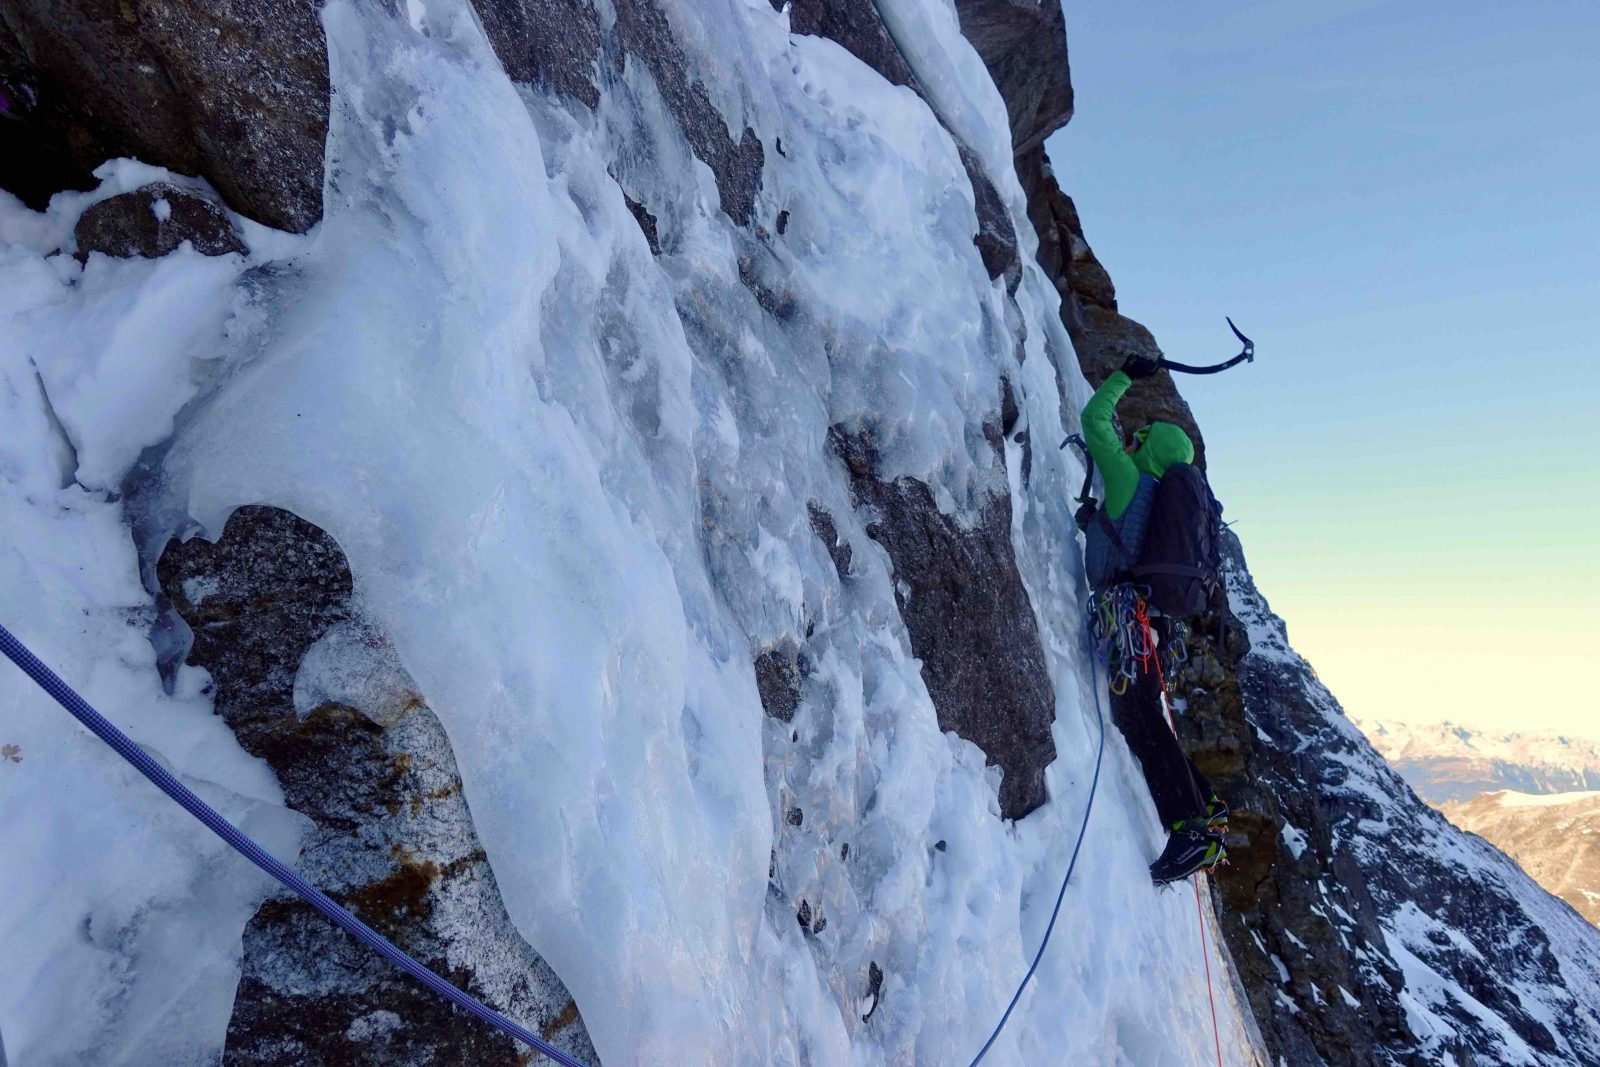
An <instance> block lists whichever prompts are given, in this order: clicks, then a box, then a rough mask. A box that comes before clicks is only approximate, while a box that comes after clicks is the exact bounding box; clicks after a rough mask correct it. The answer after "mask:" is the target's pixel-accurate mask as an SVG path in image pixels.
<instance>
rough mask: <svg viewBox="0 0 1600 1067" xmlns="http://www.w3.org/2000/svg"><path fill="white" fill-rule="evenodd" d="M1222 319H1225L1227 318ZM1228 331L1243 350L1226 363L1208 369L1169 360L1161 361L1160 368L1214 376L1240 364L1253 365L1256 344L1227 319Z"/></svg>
mask: <svg viewBox="0 0 1600 1067" xmlns="http://www.w3.org/2000/svg"><path fill="white" fill-rule="evenodd" d="M1223 317H1224V318H1227V316H1223ZM1228 329H1230V330H1232V331H1233V335H1234V336H1235V337H1237V338H1238V339H1239V340H1240V341H1241V342H1243V344H1244V348H1243V349H1241V350H1240V352H1239V354H1238V355H1237V356H1234V357H1233V358H1232V359H1230V360H1228V361H1227V362H1226V363H1216V364H1213V365H1212V366H1209V367H1191V366H1189V364H1187V363H1174V362H1172V360H1170V359H1162V360H1161V366H1162V367H1164V368H1166V369H1167V370H1175V371H1181V372H1183V373H1184V374H1215V373H1217V372H1218V371H1224V370H1227V369H1228V368H1229V367H1233V366H1237V365H1238V364H1240V363H1254V362H1255V359H1256V343H1255V342H1254V341H1252V340H1250V338H1248V337H1246V336H1245V335H1244V334H1242V333H1240V332H1239V327H1237V326H1235V325H1234V324H1233V320H1232V319H1228Z"/></svg>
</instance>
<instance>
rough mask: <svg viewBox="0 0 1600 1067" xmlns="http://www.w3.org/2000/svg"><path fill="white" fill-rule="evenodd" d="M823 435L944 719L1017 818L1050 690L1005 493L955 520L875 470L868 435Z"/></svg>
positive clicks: (1051, 750) (1042, 734)
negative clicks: (846, 477) (884, 561)
mask: <svg viewBox="0 0 1600 1067" xmlns="http://www.w3.org/2000/svg"><path fill="white" fill-rule="evenodd" d="M995 432H996V436H998V432H999V427H998V423H996V425H995ZM830 443H831V445H832V447H833V449H834V451H835V452H836V453H837V454H838V455H839V457H840V458H841V459H842V460H843V461H844V464H845V467H846V469H847V470H848V471H849V473H850V487H851V494H852V497H853V498H854V503H855V505H856V507H857V508H860V509H862V510H863V513H864V517H865V518H866V531H867V536H869V537H871V538H872V539H873V540H874V541H876V542H878V543H879V544H881V545H882V546H883V547H884V549H885V550H886V551H887V552H888V554H889V559H890V562H891V563H892V564H893V565H894V577H895V599H896V602H897V604H898V606H899V608H900V615H901V618H902V619H904V620H905V625H906V632H907V633H908V634H909V636H910V638H911V648H912V651H913V652H914V653H915V654H916V656H917V658H918V659H920V660H921V661H922V677H923V681H924V682H925V683H926V684H927V687H928V695H929V697H931V698H932V700H933V706H934V710H935V711H936V712H937V714H938V717H939V727H940V729H942V730H954V731H955V732H956V733H957V734H958V735H960V736H961V737H964V738H966V739H967V740H968V741H971V742H972V743H973V744H975V745H977V746H978V747H979V748H980V749H982V750H983V752H984V754H985V755H986V756H987V757H988V760H989V762H990V763H991V764H993V765H996V766H998V767H999V768H1000V769H1001V771H1002V772H1003V774H1004V777H1003V778H1002V780H1001V783H1000V813H1001V815H1002V816H1004V817H1005V818H1007V819H1018V818H1021V817H1022V816H1024V815H1026V814H1027V813H1028V812H1030V811H1032V810H1033V809H1034V808H1036V807H1038V806H1039V805H1040V804H1043V803H1044V802H1045V800H1046V799H1047V796H1046V793H1045V784H1044V769H1045V768H1046V767H1047V766H1049V764H1050V762H1051V761H1052V760H1054V759H1055V756H1056V748H1055V740H1054V739H1053V738H1052V736H1051V733H1050V727H1051V724H1052V723H1053V722H1054V721H1055V696H1054V689H1053V688H1052V686H1051V683H1050V676H1049V673H1048V669H1047V668H1046V665H1045V660H1044V649H1043V647H1042V646H1041V644H1040V641H1039V628H1038V623H1037V622H1036V621H1035V620H1034V616H1033V606H1032V604H1030V603H1029V600H1028V591H1027V589H1026V588H1024V586H1023V584H1022V576H1021V574H1020V573H1019V572H1018V570H1017V561H1016V554H1015V550H1014V548H1013V547H1012V544H1011V498H1010V496H1009V495H1007V494H1005V493H1003V492H999V493H995V494H993V495H991V496H990V497H989V499H988V500H987V502H986V503H985V504H984V505H983V508H982V511H981V513H980V515H979V517H978V518H977V520H976V521H975V522H973V523H972V525H971V526H970V527H967V526H963V525H962V523H961V521H960V519H959V518H958V517H957V516H954V515H946V514H944V513H943V512H941V511H940V510H939V505H938V504H937V503H936V502H935V501H934V497H933V492H932V490H930V489H929V488H928V486H927V485H925V484H924V483H922V482H919V481H917V480H916V479H914V478H896V479H893V480H892V481H884V480H882V478H881V477H880V475H879V473H878V459H877V454H876V448H875V446H874V443H873V440H872V437H871V435H870V433H867V432H862V433H855V434H851V433H847V432H845V431H843V430H842V429H840V428H837V427H836V428H835V429H834V430H833V432H832V433H831V434H830Z"/></svg>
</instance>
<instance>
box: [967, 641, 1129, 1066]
mask: <svg viewBox="0 0 1600 1067" xmlns="http://www.w3.org/2000/svg"><path fill="white" fill-rule="evenodd" d="M1090 681H1091V683H1092V684H1091V688H1092V689H1093V690H1094V716H1095V722H1096V723H1097V724H1098V725H1099V727H1100V743H1099V747H1097V748H1096V749H1095V753H1094V776H1093V777H1092V778H1090V779H1089V799H1088V800H1086V801H1084V805H1083V823H1082V824H1081V825H1080V826H1079V827H1078V840H1077V843H1076V844H1074V845H1073V846H1072V858H1071V859H1070V860H1068V861H1067V873H1066V876H1065V877H1064V878H1062V879H1061V891H1060V892H1059V893H1057V894H1056V906H1055V908H1054V909H1053V910H1052V911H1051V912H1050V921H1049V923H1047V924H1046V925H1045V928H1044V937H1043V938H1042V939H1041V940H1040V942H1039V951H1038V952H1036V953H1034V956H1033V962H1032V963H1031V964H1029V965H1028V973H1027V974H1025V975H1023V976H1022V981H1021V982H1019V983H1018V984H1017V991H1016V992H1015V993H1013V994H1012V996H1011V1003H1010V1004H1007V1005H1006V1012H1005V1014H1004V1015H1002V1016H1000V1021H999V1022H998V1023H996V1024H995V1028H994V1033H992V1034H990V1035H989V1040H987V1041H985V1042H984V1043H983V1048H981V1049H979V1050H978V1054H977V1055H976V1056H974V1057H973V1058H972V1063H971V1065H970V1067H978V1062H979V1061H980V1060H982V1059H983V1057H984V1055H985V1054H987V1053H988V1051H989V1047H990V1046H991V1045H993V1044H994V1043H995V1041H996V1040H998V1039H999V1037H1000V1031H1001V1030H1003V1029H1005V1025H1006V1020H1008V1019H1010V1018H1011V1012H1012V1010H1013V1009H1015V1008H1016V1006H1017V1001H1018V1000H1021V999H1022V991H1023V990H1024V989H1026V988H1027V987H1028V980H1029V979H1031V978H1032V977H1033V972H1034V971H1036V970H1038V969H1039V961H1040V960H1042V959H1044V950H1045V947H1046V946H1047V945H1049V944H1050V934H1051V932H1052V931H1054V930H1055V928H1056V917H1057V916H1058V915H1060V914H1061V902H1062V901H1063V900H1065V899H1066V896H1067V883H1068V882H1070V881H1071V880H1072V871H1073V869H1074V868H1075V867H1077V866H1078V851H1079V850H1080V849H1081V848H1083V836H1084V834H1086V833H1087V832H1088V830H1089V813H1090V812H1091V811H1093V810H1094V795H1095V791H1096V790H1098V789H1099V788H1100V761H1101V758H1102V757H1103V756H1104V755H1105V752H1106V716H1105V712H1104V711H1102V710H1101V708H1100V678H1099V677H1098V672H1096V677H1094V678H1092V679H1091V680H1090Z"/></svg>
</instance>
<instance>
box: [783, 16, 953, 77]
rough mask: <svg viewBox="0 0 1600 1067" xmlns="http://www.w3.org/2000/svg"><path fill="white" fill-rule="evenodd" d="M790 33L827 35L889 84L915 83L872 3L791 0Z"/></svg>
mask: <svg viewBox="0 0 1600 1067" xmlns="http://www.w3.org/2000/svg"><path fill="white" fill-rule="evenodd" d="M774 6H776V7H778V8H781V7H782V6H783V4H782V0H774ZM789 32H791V33H802V34H806V35H808V36H812V37H826V38H827V39H828V40H830V41H833V42H834V43H835V44H838V45H841V46H843V47H844V49H845V50H846V51H847V52H849V53H850V54H851V55H853V56H855V57H856V58H857V59H859V60H861V62H863V63H865V64H866V65H867V66H869V67H871V68H872V69H873V70H875V71H877V72H878V73H879V74H881V75H883V78H884V80H885V81H887V82H889V83H890V84H891V85H906V86H912V87H916V86H917V79H916V76H915V75H914V74H912V72H911V66H910V64H908V63H907V62H906V60H905V56H903V55H902V54H901V53H900V48H899V46H898V45H896V44H895V43H894V38H892V37H890V36H889V30H888V27H886V26H884V24H883V19H882V18H880V17H879V15H878V9H877V6H876V5H874V4H871V3H861V2H859V0H793V2H792V3H791V4H790V6H789ZM918 92H919V93H920V92H921V90H920V88H919V89H918Z"/></svg>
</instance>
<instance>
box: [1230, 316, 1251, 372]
mask: <svg viewBox="0 0 1600 1067" xmlns="http://www.w3.org/2000/svg"><path fill="white" fill-rule="evenodd" d="M1223 318H1227V319H1228V329H1230V330H1232V331H1233V335H1234V336H1235V337H1237V338H1238V339H1239V340H1240V341H1242V342H1244V350H1243V351H1241V352H1240V353H1239V354H1240V355H1241V356H1243V357H1244V361H1245V362H1246V363H1254V362H1255V361H1256V343H1255V342H1254V341H1252V340H1250V338H1248V337H1246V336H1245V335H1244V334H1242V333H1240V332H1239V327H1237V326H1235V325H1234V324H1233V320H1232V319H1231V318H1228V316H1226V315H1224V316H1223Z"/></svg>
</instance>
